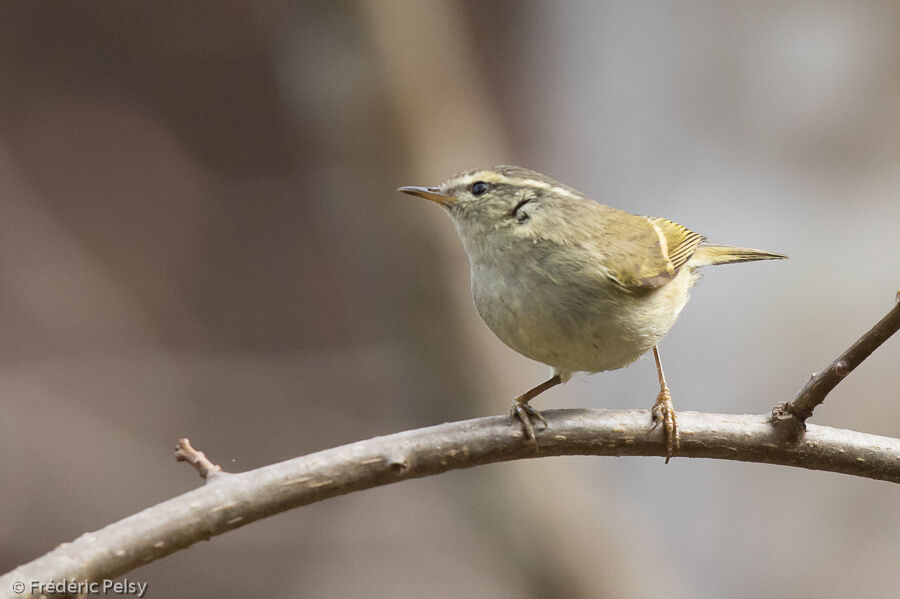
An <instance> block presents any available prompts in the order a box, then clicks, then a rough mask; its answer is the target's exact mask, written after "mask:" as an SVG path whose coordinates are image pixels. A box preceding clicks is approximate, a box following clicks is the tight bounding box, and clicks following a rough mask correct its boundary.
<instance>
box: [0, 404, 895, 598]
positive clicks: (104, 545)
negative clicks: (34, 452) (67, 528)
mask: <svg viewBox="0 0 900 599" xmlns="http://www.w3.org/2000/svg"><path fill="white" fill-rule="evenodd" d="M543 414H544V416H545V417H546V418H547V421H548V423H549V425H550V426H549V428H548V429H547V430H543V431H538V432H537V440H538V445H537V446H536V445H535V444H533V443H529V442H527V441H526V440H525V439H524V437H523V433H522V431H521V428H520V427H517V426H512V425H510V423H509V421H508V419H507V418H506V417H503V416H493V417H488V418H478V419H475V420H466V421H462V422H453V423H448V424H441V425H438V426H432V427H428V428H422V429H417V430H412V431H406V432H401V433H396V434H393V435H388V436H385V437H375V438H373V439H369V440H367V441H360V442H357V443H352V444H350V445H344V446H341V447H335V448H332V449H327V450H325V451H320V452H318V453H313V454H310V455H307V456H302V457H298V458H294V459H291V460H287V461H285V462H280V463H278V464H273V465H271V466H266V467H263V468H259V469H256V470H251V471H248V472H243V473H239V474H231V475H229V476H215V477H214V478H212V479H210V480H208V481H207V484H206V485H204V486H203V487H202V488H199V489H195V490H193V491H190V492H188V493H185V494H183V495H180V496H178V497H175V498H173V499H170V500H168V501H165V502H163V503H160V504H158V505H155V506H153V507H151V508H148V509H146V510H144V511H142V512H140V513H138V514H135V515H133V516H129V517H128V518H125V519H124V520H120V521H119V522H116V523H114V524H110V525H109V526H107V527H105V528H103V529H101V530H99V531H96V532H92V533H86V534H84V535H82V536H80V537H79V538H78V539H76V540H75V541H73V542H71V543H64V544H63V545H60V546H59V547H57V548H56V549H54V550H53V551H51V552H49V553H47V554H46V555H44V556H43V557H40V558H38V559H36V560H34V561H32V562H30V563H28V564H25V565H22V566H20V567H18V568H16V569H15V570H13V571H12V572H9V573H7V574H5V575H4V576H2V577H0V589H3V590H4V591H5V590H6V589H10V588H11V585H12V584H13V582H14V581H17V580H18V581H23V582H24V583H25V585H26V589H30V588H31V586H30V584H31V581H32V580H38V581H47V580H50V579H53V580H56V581H59V580H62V579H67V580H76V579H77V580H83V579H90V580H102V579H107V578H115V577H116V576H120V575H122V574H124V573H125V572H128V571H129V570H131V569H133V568H135V567H137V566H141V565H143V564H146V563H148V562H152V561H154V560H157V559H160V558H161V557H164V556H166V555H168V554H170V553H174V552H175V551H178V550H180V549H184V548H186V547H189V546H190V545H193V544H194V543H196V542H198V541H201V540H206V539H209V538H210V537H213V536H216V535H219V534H222V533H224V532H227V531H229V530H232V529H235V528H238V527H240V526H243V525H245V524H248V523H250V522H253V521H254V520H259V519H260V518H265V517H266V516H270V515H272V514H276V513H278V512H283V511H285V510H288V509H291V508H294V507H297V506H301V505H307V504H310V503H314V502H316V501H322V500H323V499H328V498H331V497H335V496H338V495H343V494H346V493H351V492H353V491H360V490H363V489H368V488H371V487H376V486H379V485H386V484H390V483H395V482H399V481H402V480H407V479H412V478H420V477H424V476H431V475H435V474H440V473H442V472H447V471H449V470H456V469H460V468H470V467H473V466H478V465H481V464H489V463H494V462H504V461H510V460H517V459H524V458H536V457H547V456H560V455H609V456H660V457H664V456H665V454H666V448H665V442H664V440H663V435H662V433H661V432H660V431H659V430H653V431H651V430H650V414H649V412H647V411H646V410H548V411H546V412H544V413H543ZM678 424H679V427H680V428H681V439H682V440H681V449H680V451H679V452H678V454H677V455H678V456H681V457H697V458H718V459H727V460H740V461H747V462H762V463H768V464H781V465H786V466H798V467H802V468H808V469H811V470H827V471H831V472H840V473H844V474H851V475H855V476H863V477H868V478H874V479H880V480H886V481H890V482H895V483H898V482H900V439H892V438H888V437H880V436H876V435H869V434H866V433H859V432H854V431H849V430H842V429H835V428H829V427H824V426H815V425H810V426H809V430H807V432H806V434H805V435H804V436H803V438H802V440H801V441H799V442H795V443H784V442H781V441H779V437H778V434H777V432H776V431H775V430H774V428H773V427H772V425H771V424H770V423H769V422H768V420H767V416H765V415H734V414H701V413H696V412H682V413H679V414H678ZM27 592H28V591H26V594H27Z"/></svg>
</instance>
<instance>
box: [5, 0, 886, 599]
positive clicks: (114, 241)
mask: <svg viewBox="0 0 900 599" xmlns="http://www.w3.org/2000/svg"><path fill="white" fill-rule="evenodd" d="M898 30H900V4H898V3H896V2H857V3H843V4H839V3H827V4H823V3H818V2H803V1H795V2H758V3H721V2H714V1H701V2H689V3H677V6H676V4H675V3H670V2H665V1H663V0H659V1H655V2H581V3H578V2H566V3H556V2H540V1H537V0H532V1H526V2H509V3H507V2H477V1H474V0H472V1H469V2H400V1H378V2H375V1H370V2H361V1H360V2H349V1H348V2H317V3H312V2H269V1H263V2H249V1H239V0H234V1H228V2H193V3H180V2H154V3H137V2H77V3H75V2H70V3H41V2H10V3H4V4H2V6H0V108H2V110H0V479H2V481H3V485H2V492H0V510H2V513H3V515H4V517H3V518H2V519H0V571H7V570H9V569H11V568H13V567H14V566H16V565H18V564H19V563H22V562H24V561H28V560H30V559H33V558H35V557H37V556H38V555H40V554H42V553H44V552H45V551H47V550H49V549H51V548H53V547H54V546H55V545H56V544H58V543H60V542H62V541H68V540H71V539H73V538H75V537H76V536H78V535H79V534H81V533H82V532H84V531H88V530H94V529H97V528H100V527H102V526H104V525H106V524H108V523H110V522H112V521H115V520H117V519H119V518H122V517H124V516H126V515H129V514H131V513H133V512H136V511H138V510H140V509H142V508H145V507H147V506H150V505H152V504H154V503H157V502H159V501H162V500H164V499H167V498H169V497H171V496H173V495H176V494H179V493H182V492H184V491H187V490H190V489H192V488H195V487H196V486H197V485H198V484H199V480H198V479H197V477H196V474H195V473H194V472H193V471H192V470H191V469H190V468H188V467H186V466H184V465H176V464H175V463H174V462H173V461H172V449H173V446H174V442H175V439H176V438H178V437H180V436H189V437H190V438H191V439H192V441H193V442H194V444H195V445H196V446H197V447H198V448H200V449H202V450H204V451H206V452H207V453H208V454H209V455H210V456H211V457H212V458H213V459H214V460H216V461H218V462H219V463H221V464H222V465H223V466H224V467H225V468H226V469H231V470H243V469H249V468H253V467H257V466H261V465H264V464H269V463H272V462H275V461H278V460H282V459H285V458H289V457H292V456H295V455H299V454H304V453H308V452H311V451H315V450H318V449H323V448H327V447H331V446H334V445H338V444H342V443H346V442H350V441H354V440H358V439H364V438H368V437H371V436H374V435H379V434H385V433H390V432H394V431H399V430H403V429H408V428H414V427H420V426H426V425H430V424H435V423H439V422H443V421H446V420H454V419H463V418H469V417H475V416H482V415H488V414H496V413H502V412H504V411H505V410H506V408H507V405H508V403H509V401H510V400H511V398H512V397H514V396H515V395H516V394H517V393H519V392H521V391H523V390H524V389H526V388H528V387H530V386H532V385H533V384H535V383H536V382H538V381H540V380H542V377H543V376H544V375H545V374H546V368H545V367H543V366H541V365H539V364H536V363H533V362H530V361H529V360H526V359H525V358H522V357H520V356H518V355H516V354H515V353H514V352H512V351H511V350H508V349H507V348H505V347H504V346H503V345H502V344H501V343H500V342H499V341H497V340H496V339H494V338H493V336H492V335H491V334H490V333H489V332H488V331H487V329H486V328H485V327H484V325H483V324H482V323H481V322H480V320H479V319H478V316H477V314H476V312H475V309H474V307H473V305H472V301H471V298H470V295H469V291H468V269H467V262H466V258H465V255H464V253H463V251H462V248H461V246H460V244H459V242H458V240H457V239H456V236H455V233H454V231H453V229H452V226H451V224H450V222H449V220H448V219H447V218H446V217H445V216H444V215H443V214H441V213H440V211H439V210H437V209H436V208H435V207H434V206H431V205H426V203H425V202H418V201H415V200H414V199H412V198H409V197H406V196H402V195H401V194H398V193H396V192H395V191H394V189H395V188H396V187H397V186H399V185H405V184H435V183H438V182H439V181H440V180H442V179H443V178H445V177H446V176H448V175H450V174H452V173H453V172H456V171H459V170H462V169H467V168H471V167H475V166H486V165H490V164H498V163H514V164H522V165H524V166H529V167H532V168H535V169H537V170H540V171H542V172H545V173H547V174H550V175H551V176H554V177H556V178H558V179H560V180H562V181H565V182H567V183H569V184H571V185H573V186H575V187H577V188H580V189H582V190H584V191H585V192H587V193H588V195H590V196H591V197H594V198H596V199H598V200H600V201H603V202H605V203H609V204H612V205H615V206H617V207H620V208H623V209H626V210H629V211H632V212H637V213H642V214H655V215H662V216H666V217H669V218H672V219H674V220H677V221H679V222H682V223H684V224H686V225H688V226H690V227H691V228H693V229H695V230H697V231H699V232H702V233H704V234H706V235H707V236H709V237H710V239H711V240H713V241H719V242H725V243H734V244H745V245H750V246H753V247H760V248H765V249H768V250H773V251H780V252H785V253H787V254H789V255H790V256H791V258H792V259H791V260H790V261H789V262H786V263H777V264H771V263H770V264H759V265H742V266H734V267H728V268H722V269H710V272H707V273H706V276H705V280H704V281H703V282H702V283H701V285H700V286H699V287H698V288H697V289H696V290H695V292H694V299H693V301H692V302H691V304H690V305H689V306H688V308H687V309H686V311H685V313H684V315H683V316H682V319H681V322H680V323H679V325H678V326H676V327H675V329H674V330H673V331H672V333H671V334H670V335H669V337H668V338H667V339H666V340H665V341H664V342H663V344H662V352H663V356H664V359H665V363H666V371H667V374H668V376H669V379H670V384H671V385H672V388H673V391H674V396H675V404H676V406H677V407H678V408H679V409H681V410H706V411H717V412H756V413H760V412H764V411H766V410H768V409H769V408H770V407H771V406H772V405H773V404H774V403H776V402H777V401H782V400H785V399H788V398H790V397H791V396H792V394H793V393H794V392H795V391H796V390H797V389H798V388H799V387H800V386H801V385H802V384H803V383H804V382H805V381H806V379H807V377H808V376H809V373H810V372H812V371H814V370H817V369H818V368H820V367H822V366H823V365H825V364H826V363H828V362H829V361H830V360H831V359H832V358H833V357H834V356H835V355H837V353H838V352H839V351H841V350H842V349H843V348H844V347H845V346H846V345H847V344H849V342H851V341H852V340H853V339H855V338H856V337H857V336H858V335H859V334H861V333H862V332H863V331H864V330H865V329H866V328H868V327H869V326H870V325H871V324H873V323H874V322H875V321H876V320H877V319H878V318H880V317H881V316H882V315H883V314H884V312H886V311H887V310H888V308H889V307H890V303H891V301H892V298H893V294H894V293H895V292H896V291H897V287H898V285H900V260H898V250H897V240H898V233H900V224H898V223H900V168H898V165H897V157H898V155H900V68H898V65H900V37H898V36H897V31H898ZM898 361H900V342H898V340H896V339H895V340H891V341H890V342H888V344H887V345H886V346H885V347H884V348H883V349H881V350H880V351H879V352H877V353H876V354H875V355H874V356H873V357H872V358H871V359H869V360H868V361H867V362H865V363H864V364H863V365H862V366H861V367H860V368H859V369H858V371H857V372H856V373H855V374H854V375H853V376H852V377H850V378H849V379H848V380H847V381H845V382H844V383H843V384H842V385H841V386H840V387H839V388H838V390H836V391H835V392H834V393H833V394H832V396H831V397H830V398H829V400H828V402H827V403H826V404H825V405H824V406H822V407H821V408H820V409H819V410H818V411H817V412H816V417H815V421H816V422H818V423H821V424H830V425H834V426H842V427H848V428H854V429H861V430H866V431H869V432H874V433H879V434H885V435H890V436H898V435H900V428H898V425H897V422H898V420H900V402H897V401H896V389H897V384H898V374H897V370H896V365H897V363H898ZM655 385H656V378H655V375H654V367H653V363H652V360H646V359H644V360H641V361H639V362H638V363H636V364H635V365H633V366H631V367H629V368H627V369H625V370H622V371H619V372H614V373H606V374H601V375H597V376H594V377H587V376H580V377H576V379H575V380H574V381H573V382H571V383H569V384H568V385H566V386H565V387H564V388H562V389H559V390H554V391H552V392H550V393H548V394H547V395H546V396H543V397H541V398H540V399H539V400H538V402H537V404H536V405H537V406H538V407H539V408H549V407H563V406H568V407H575V406H586V407H612V408H625V407H641V408H647V407H649V406H650V404H651V403H652V401H653V398H654V397H655V393H656V391H655V389H654V387H655ZM898 505H900V500H898V495H897V490H896V489H895V488H894V487H892V486H891V485H889V484H888V483H879V482H874V481H869V480H863V479H857V478H851V477H846V476H840V475H834V474H825V473H818V472H807V471H804V470H798V469H787V468H779V467H772V466H762V465H752V464H744V463H724V462H714V461H699V460H696V461H695V460H688V459H675V460H674V461H673V462H672V463H671V464H669V465H668V466H666V467H664V466H663V461H662V460H661V459H637V458H635V459H628V458H623V459H619V460H614V459H599V458H566V459H546V460H530V461H527V462H522V463H515V464H502V465H496V466H489V467H483V468H478V469H474V470H471V471H463V472H455V473H450V474H447V475H444V476H440V477H435V478H431V479H427V480H421V481H414V482H409V483H404V484H400V485H395V486H392V487H386V488H381V489H375V490H372V491H367V492H365V493H360V494H356V495H351V496H347V497H343V498H338V499H336V500H331V501H328V502H324V503H322V504H317V505H312V506H309V507H306V508H302V509H299V510H295V511H292V512H289V513H287V514H283V515H280V516H277V517H274V518H271V519H268V520H265V521H263V522H260V523H256V524H253V525H251V526H248V527H245V528H242V529H240V530H237V531H235V532H233V533H229V534H227V535H225V536H222V537H219V538H216V539H213V540H212V541H211V542H209V543H202V544H199V545H196V546H194V547H192V548H191V549H189V550H187V551H184V552H181V553H179V554H176V555H173V556H171V557H169V558H167V559H165V560H162V561H160V562H157V563H154V564H151V565H149V566H146V567H144V568H141V569H139V570H137V571H135V572H132V573H130V574H129V575H128V576H129V578H130V579H132V580H142V581H147V582H149V585H150V586H149V595H148V596H149V597H157V598H162V597H180V596H197V597H207V596H208V597H246V596H249V595H258V594H260V593H261V592H262V593H264V594H265V595H266V596H271V597H298V596H300V597H348V596H365V597H423V596H427V597H432V598H435V599H436V598H442V597H453V598H458V597H498V598H502V597H535V598H538V597H604V596H608V597H642V596H651V595H653V596H660V597H675V598H681V597H684V598H687V597H726V596H727V597H739V598H740V597H747V598H749V597H760V596H792V597H847V596H865V597H896V594H897V589H898V588H900V569H898V568H897V564H898V562H900V541H898V539H900V519H898V518H897V513H898V512H897V508H898Z"/></svg>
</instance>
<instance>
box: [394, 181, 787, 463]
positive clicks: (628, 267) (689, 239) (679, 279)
mask: <svg viewBox="0 0 900 599" xmlns="http://www.w3.org/2000/svg"><path fill="white" fill-rule="evenodd" d="M398 191H402V192H404V193H408V194H411V195H415V196H419V197H422V198H425V199H427V200H431V201H433V202H436V203H437V204H438V205H440V206H441V207H442V208H444V209H445V210H446V211H447V213H448V214H449V215H450V216H451V218H452V219H453V222H454V223H455V224H456V231H457V232H458V233H459V236H460V238H461V239H462V242H463V246H464V247H465V250H466V253H467V254H468V255H469V262H470V265H471V275H472V294H473V295H474V298H475V305H476V307H477V308H478V313H479V314H480V315H481V318H482V319H483V320H484V322H485V323H486V324H487V325H488V327H490V329H491V330H492V331H493V332H494V334H495V335H497V337H499V338H500V340H501V341H503V342H504V343H505V344H506V345H508V346H509V347H511V348H512V349H514V350H516V351H517V352H519V353H520V354H522V355H524V356H527V357H529V358H531V359H533V360H537V361H538V362H543V363H544V364H547V365H549V366H550V367H551V368H552V376H551V377H550V378H549V379H547V380H546V381H544V382H543V383H541V384H540V385H537V386H536V387H534V388H533V389H530V390H528V391H526V392H525V393H523V394H522V395H520V396H519V397H517V398H516V399H515V401H514V402H513V404H512V407H511V408H510V418H511V419H514V420H515V419H518V420H520V421H521V424H522V426H523V427H524V432H525V435H526V437H527V438H528V439H530V440H532V441H535V442H536V437H535V432H534V424H533V422H532V420H535V421H540V422H541V423H543V425H544V428H545V429H546V428H547V421H546V420H544V418H543V417H542V416H541V414H540V412H538V411H537V410H535V409H534V408H533V407H532V406H531V405H530V404H529V403H528V402H529V401H530V400H531V399H533V398H534V397H535V396H537V395H539V394H540V393H543V392H544V391H546V390H547V389H550V388H551V387H553V386H555V385H559V384H560V383H564V382H566V381H567V380H569V378H571V376H572V374H573V373H575V372H580V371H583V372H589V373H594V372H601V371H604V370H616V369H618V368H622V367H624V366H626V365H628V364H630V363H632V362H634V361H635V360H637V359H638V358H639V357H640V356H641V355H643V354H644V353H645V352H647V351H649V350H651V349H652V350H653V355H654V358H655V359H656V368H657V373H658V375H659V386H660V391H659V395H658V396H657V398H656V403H655V405H654V407H653V409H652V411H651V414H652V423H653V424H652V427H653V428H655V427H657V426H659V424H660V423H662V425H663V429H664V433H665V443H666V461H667V462H668V461H669V458H670V457H671V456H672V454H673V451H674V450H675V449H676V448H678V446H679V433H678V428H677V423H676V420H675V411H674V408H673V406H672V397H671V393H670V391H669V387H668V385H667V384H666V378H665V376H664V375H663V368H662V362H661V361H660V357H659V349H658V347H657V344H658V343H659V341H660V340H661V339H662V338H663V337H664V336H665V335H666V333H668V332H669V329H671V328H672V325H674V324H675V320H676V319H677V318H678V315H679V313H680V312H681V310H682V308H684V305H685V304H686V303H687V301H688V296H689V291H690V289H691V287H692V286H693V285H694V283H696V282H697V279H698V278H699V274H698V273H697V269H698V268H700V267H702V266H709V265H712V264H729V263H731V262H749V261H752V260H773V259H779V258H785V257H786V256H783V255H781V254H774V253H771V252H764V251H760V250H753V249H749V248H738V247H727V246H718V245H703V241H704V239H705V238H704V237H703V236H701V235H698V234H697V233H694V232H693V231H690V230H689V229H687V228H685V227H683V226H681V225H679V224H677V223H674V222H672V221H669V220H666V219H664V218H657V217H649V216H636V215H634V214H629V213H628V212H623V211H622V210H617V209H615V208H610V207H609V206H604V205H603V204H599V203H597V202H594V201H592V200H589V199H587V198H586V197H585V196H584V194H582V193H581V192H579V191H577V190H575V189H573V188H571V187H569V186H568V185H563V184H562V183H559V182H558V181H554V180H553V179H551V178H550V177H547V176H544V175H542V174H540V173H536V172H534V171H531V170H528V169H525V168H521V167H517V166H496V167H491V168H481V169H474V170H470V171H466V172H463V173H460V174H458V175H454V176H453V177H450V178H449V179H447V180H446V181H445V182H444V183H442V184H441V185H440V186H438V187H401V188H399V190H398Z"/></svg>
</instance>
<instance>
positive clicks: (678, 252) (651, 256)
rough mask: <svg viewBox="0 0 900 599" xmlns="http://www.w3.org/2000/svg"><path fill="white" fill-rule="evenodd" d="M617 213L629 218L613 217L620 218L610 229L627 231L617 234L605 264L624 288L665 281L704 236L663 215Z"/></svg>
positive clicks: (652, 286) (653, 286) (648, 287)
mask: <svg viewBox="0 0 900 599" xmlns="http://www.w3.org/2000/svg"><path fill="white" fill-rule="evenodd" d="M620 214H622V215H627V217H630V218H626V217H620V218H616V220H621V222H620V223H619V225H620V226H618V227H614V228H613V231H615V230H616V229H618V230H619V231H628V233H627V234H624V235H621V236H618V237H619V242H618V243H616V244H614V249H613V250H612V252H611V254H612V255H611V258H612V260H610V261H609V262H608V267H609V268H610V271H611V272H610V275H611V276H612V277H613V279H614V280H616V281H617V282H618V283H619V284H620V285H621V286H622V287H624V288H626V289H630V290H633V291H641V290H651V289H656V288H658V287H661V286H663V285H665V284H666V283H668V282H669V281H671V280H672V279H674V278H675V276H676V275H677V274H678V271H679V269H681V267H682V266H684V265H685V263H686V262H687V261H688V260H689V259H690V258H691V256H692V255H693V254H694V251H695V250H696V249H697V246H698V245H700V243H701V242H702V241H703V240H704V237H703V236H702V235H698V234H697V233H694V232H693V231H691V230H690V229H688V228H687V227H683V226H682V225H679V224H678V223H674V222H672V221H670V220H666V219H664V218H655V217H644V216H634V215H632V214H628V213H620ZM617 216H618V215H617Z"/></svg>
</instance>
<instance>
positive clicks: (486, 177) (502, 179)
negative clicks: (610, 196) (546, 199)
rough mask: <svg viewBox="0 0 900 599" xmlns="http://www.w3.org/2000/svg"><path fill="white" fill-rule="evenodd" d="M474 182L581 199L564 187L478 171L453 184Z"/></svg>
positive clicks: (535, 180)
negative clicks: (543, 191)
mask: <svg viewBox="0 0 900 599" xmlns="http://www.w3.org/2000/svg"><path fill="white" fill-rule="evenodd" d="M476 181H484V182H485V183H505V184H507V185H522V186H527V187H537V188H538V189H550V190H553V192H554V193H558V194H561V195H565V196H569V197H570V198H578V197H582V196H581V194H579V193H575V192H573V191H571V190H569V189H566V188H565V187H560V186H558V185H552V184H550V183H547V182H546V181H539V180H537V179H528V178H525V177H507V176H506V175H502V174H500V173H495V172H493V171H478V172H477V173H472V174H471V175H466V176H465V177H461V178H459V179H457V180H456V181H455V183H458V184H460V185H469V184H471V183H474V182H476Z"/></svg>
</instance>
